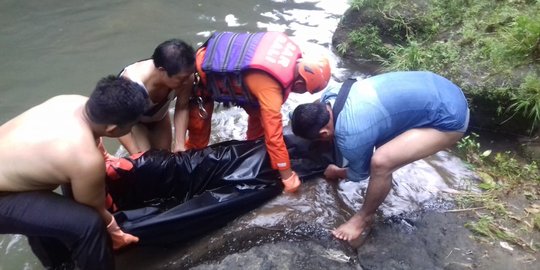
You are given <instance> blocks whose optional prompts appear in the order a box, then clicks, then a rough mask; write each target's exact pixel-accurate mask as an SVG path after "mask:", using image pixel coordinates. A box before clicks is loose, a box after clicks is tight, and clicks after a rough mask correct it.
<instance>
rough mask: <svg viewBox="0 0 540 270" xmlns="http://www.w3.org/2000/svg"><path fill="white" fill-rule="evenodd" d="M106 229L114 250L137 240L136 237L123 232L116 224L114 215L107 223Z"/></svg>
mask: <svg viewBox="0 0 540 270" xmlns="http://www.w3.org/2000/svg"><path fill="white" fill-rule="evenodd" d="M107 231H108V232H109V234H110V235H111V238H112V242H113V249H114V250H119V249H121V248H123V247H125V246H127V245H129V244H134V243H137V242H139V238H138V237H136V236H133V235H131V234H129V233H125V232H123V231H122V230H121V229H120V226H118V224H117V223H116V220H115V219H114V216H113V217H112V219H111V223H109V225H107Z"/></svg>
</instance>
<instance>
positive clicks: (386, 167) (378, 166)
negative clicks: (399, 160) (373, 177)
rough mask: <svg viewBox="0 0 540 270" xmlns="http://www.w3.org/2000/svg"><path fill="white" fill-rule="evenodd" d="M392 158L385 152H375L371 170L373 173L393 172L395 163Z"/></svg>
mask: <svg viewBox="0 0 540 270" xmlns="http://www.w3.org/2000/svg"><path fill="white" fill-rule="evenodd" d="M390 160H391V159H390V158H389V157H386V156H385V155H383V154H380V153H375V154H373V157H372V158H371V164H370V171H371V174H387V173H391V172H392V168H393V167H394V165H393V164H391V162H390Z"/></svg>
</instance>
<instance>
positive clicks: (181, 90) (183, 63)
mask: <svg viewBox="0 0 540 270" xmlns="http://www.w3.org/2000/svg"><path fill="white" fill-rule="evenodd" d="M194 72H195V53H194V50H193V48H192V47H191V46H190V45H188V44H186V43H185V42H183V41H181V40H179V39H171V40H167V41H165V42H163V43H161V44H159V45H158V46H157V47H156V49H155V50H154V54H153V55H152V58H151V59H148V60H143V61H139V62H136V63H133V64H131V65H129V66H127V67H126V68H125V69H124V70H123V71H122V72H121V73H120V76H121V77H125V78H128V79H130V80H132V81H134V82H136V83H138V84H140V85H141V86H143V88H144V89H143V90H144V93H145V94H146V97H147V99H148V105H149V106H148V109H147V111H146V112H145V113H144V115H143V117H142V118H141V120H140V122H139V123H137V125H135V126H134V127H133V129H132V130H131V132H130V133H129V134H127V135H126V136H122V137H121V138H120V143H122V145H123V146H124V148H126V150H127V151H128V152H129V153H130V154H136V153H140V152H145V151H147V150H149V149H150V148H152V149H166V150H173V151H174V152H176V151H183V150H185V147H184V141H185V134H186V132H185V131H186V129H187V121H188V101H189V97H190V95H191V93H192V91H191V90H192V87H193V73H194ZM175 98H176V102H175V110H174V128H175V130H177V131H180V132H176V136H175V140H174V142H175V143H174V146H175V147H174V148H172V147H171V144H172V127H171V119H170V117H169V104H170V103H171V101H172V100H174V99H175Z"/></svg>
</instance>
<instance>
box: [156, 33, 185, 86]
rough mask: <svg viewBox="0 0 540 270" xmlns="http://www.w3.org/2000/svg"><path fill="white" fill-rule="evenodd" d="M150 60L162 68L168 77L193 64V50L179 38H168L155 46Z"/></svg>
mask: <svg viewBox="0 0 540 270" xmlns="http://www.w3.org/2000/svg"><path fill="white" fill-rule="evenodd" d="M152 60H154V65H155V66H156V67H162V68H164V69H165V71H167V75H169V77H170V76H173V75H175V74H177V73H179V72H181V71H182V70H183V69H186V68H191V67H192V66H194V65H195V51H194V50H193V47H191V46H190V45H188V44H187V43H185V42H184V41H182V40H180V39H169V40H167V41H164V42H163V43H161V44H159V45H158V46H157V47H156V49H155V50H154V54H152Z"/></svg>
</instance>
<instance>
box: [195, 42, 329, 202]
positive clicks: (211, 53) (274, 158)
mask: <svg viewBox="0 0 540 270" xmlns="http://www.w3.org/2000/svg"><path fill="white" fill-rule="evenodd" d="M195 62H196V68H197V73H198V75H199V77H200V80H199V82H198V84H197V87H195V97H194V99H193V100H194V101H196V102H191V104H190V106H191V107H190V116H189V124H188V136H189V137H188V140H187V141H186V148H187V149H193V148H195V149H199V148H203V147H205V146H207V145H208V142H209V138H210V127H211V116H212V113H213V106H214V101H216V102H221V103H227V104H230V103H232V104H235V105H237V106H241V107H243V108H244V110H245V111H246V112H247V113H248V115H249V118H248V129H247V139H248V140H252V139H256V138H259V137H262V136H264V138H265V143H266V148H267V151H268V154H269V156H270V160H271V162H272V168H273V169H276V170H278V171H279V173H280V176H281V179H282V182H283V185H284V191H285V192H295V191H296V190H297V189H298V187H299V186H300V179H299V178H298V176H297V175H296V173H295V172H294V171H292V169H291V164H290V160H289V153H288V152H287V147H286V146H285V142H284V141H283V126H282V115H281V105H282V104H283V103H284V102H285V100H287V97H288V95H289V93H290V92H295V93H305V92H306V91H307V92H309V93H316V92H318V91H320V90H322V89H324V88H325V87H326V85H327V84H328V81H329V79H330V75H331V74H330V65H329V63H328V60H327V59H326V58H324V57H318V58H316V59H307V58H303V57H302V53H301V51H300V49H299V47H298V46H297V45H296V44H295V43H294V42H293V41H292V40H291V39H289V37H288V36H286V35H285V34H283V33H279V32H261V33H253V34H247V33H242V34H241V33H231V32H216V33H214V34H213V35H212V36H211V37H210V38H209V39H208V40H207V41H206V43H205V44H204V45H203V46H201V48H199V49H198V50H197V53H196V61H195ZM203 108H204V109H205V110H203ZM204 114H207V115H206V117H205V115H204Z"/></svg>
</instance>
